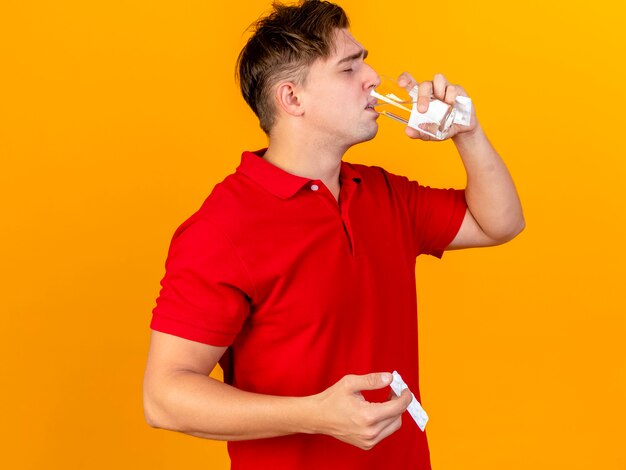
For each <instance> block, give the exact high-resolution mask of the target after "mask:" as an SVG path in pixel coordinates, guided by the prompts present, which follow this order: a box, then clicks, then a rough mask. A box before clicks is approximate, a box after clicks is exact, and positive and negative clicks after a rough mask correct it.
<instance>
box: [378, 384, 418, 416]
mask: <svg viewBox="0 0 626 470" xmlns="http://www.w3.org/2000/svg"><path fill="white" fill-rule="evenodd" d="M411 400H413V394H412V393H411V391H410V390H409V389H408V388H406V389H404V390H403V391H402V393H401V394H400V396H399V397H397V398H396V399H394V400H389V401H386V402H384V403H370V405H371V407H370V416H371V419H372V421H373V422H376V423H380V422H382V421H385V420H388V419H390V418H391V419H393V418H395V417H397V416H400V415H401V414H402V413H404V412H405V411H406V409H407V408H408V407H409V404H410V403H411Z"/></svg>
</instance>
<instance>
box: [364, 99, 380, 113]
mask: <svg viewBox="0 0 626 470" xmlns="http://www.w3.org/2000/svg"><path fill="white" fill-rule="evenodd" d="M377 103H378V100H377V99H376V98H372V99H370V100H369V101H368V102H367V106H365V109H371V110H372V111H376V110H375V109H374V106H376V104H377Z"/></svg>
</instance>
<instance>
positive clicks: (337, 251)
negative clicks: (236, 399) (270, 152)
mask: <svg viewBox="0 0 626 470" xmlns="http://www.w3.org/2000/svg"><path fill="white" fill-rule="evenodd" d="M262 154H263V153H262V152H259V153H258V154H254V153H250V152H245V153H244V154H243V156H242V160H241V164H240V166H239V167H238V168H237V171H236V172H235V173H234V174H232V175H230V176H228V177H227V178H226V179H225V180H224V181H222V182H221V183H219V184H218V185H216V186H215V188H214V190H213V192H212V193H211V195H210V196H209V197H208V198H207V199H206V201H205V202H204V204H203V205H202V207H201V208H200V209H199V210H198V211H197V212H196V213H195V214H193V215H192V216H191V217H190V218H189V219H188V220H187V221H185V222H184V223H183V224H182V225H181V226H180V227H179V228H178V230H176V233H175V234H174V237H173V239H172V243H171V246H170V250H169V254H168V258H167V262H166V274H165V277H164V278H163V280H162V282H161V285H162V289H161V292H160V295H159V298H158V300H157V306H156V307H155V309H154V311H153V319H152V323H151V328H153V329H154V330H157V331H161V332H165V333H169V334H172V335H176V336H180V337H182V338H186V339H189V340H192V341H199V342H202V343H206V344H211V345H215V346H230V347H229V349H228V350H227V353H226V354H225V356H224V357H223V358H222V360H221V361H220V364H221V365H222V367H223V368H224V372H225V380H226V381H227V382H228V383H231V384H232V385H234V386H235V387H237V388H240V389H242V390H247V391H251V392H256V393H263V394H270V395H283V396H306V395H311V394H315V393H319V392H321V391H322V390H324V389H326V388H327V387H329V386H331V385H332V384H334V383H335V382H336V381H338V380H339V379H340V378H341V377H343V376H344V375H346V374H367V373H370V372H379V371H389V372H390V371H392V370H394V369H395V370H397V371H398V372H399V373H400V374H401V375H402V377H403V378H404V380H405V382H406V383H407V384H408V385H409V387H410V388H411V390H412V392H413V393H414V394H415V396H416V397H417V399H418V400H420V393H419V377H418V348H417V336H418V335H417V299H416V290H415V258H416V256H417V255H420V254H431V255H434V256H438V257H441V255H442V253H443V250H444V249H445V248H446V247H447V245H448V244H449V243H450V242H451V241H452V239H453V238H454V236H455V234H456V233H457V231H458V229H459V227H460V225H461V222H462V220H463V216H464V214H465V209H466V205H465V199H464V192H463V191H460V190H443V189H431V188H428V187H424V186H420V185H419V184H418V183H417V182H414V181H409V179H407V178H405V177H403V176H397V175H393V174H391V173H388V172H387V171H385V170H383V169H382V168H378V167H368V166H364V165H357V164H351V163H347V162H342V163H341V172H340V182H341V191H340V194H339V202H337V201H336V200H335V198H334V197H333V195H332V194H331V193H330V191H329V190H328V189H327V188H326V186H325V185H324V184H323V183H322V182H321V181H320V180H311V179H308V178H303V177H299V176H294V175H292V174H289V173H287V172H285V171H283V170H281V169H279V168H277V167H276V166H274V165H272V164H270V163H268V162H267V161H265V160H263V158H262ZM387 394H388V390H383V391H380V393H371V394H369V395H367V398H368V399H370V400H372V401H384V399H385V397H386V396H387ZM420 401H421V400H420ZM425 408H426V409H428V405H427V404H426V405H425ZM228 449H229V453H230V456H231V460H232V468H233V469H256V470H259V469H272V470H279V469H293V470H306V469H315V470H319V469H320V468H337V469H353V468H354V469H357V468H358V469H370V468H371V469H380V468H394V466H397V467H396V468H411V469H428V468H430V461H429V453H428V444H427V441H426V435H425V433H423V432H422V431H420V429H419V428H418V427H417V425H416V424H415V422H413V420H412V419H411V418H410V416H409V415H408V414H406V415H405V416H404V417H403V424H402V427H401V429H400V430H399V431H397V432H396V433H394V434H393V435H391V436H390V437H388V438H387V439H384V440H383V441H382V442H381V443H379V444H378V445H377V446H375V447H374V448H373V449H372V450H370V451H363V450H360V449H358V448H356V447H353V446H350V445H349V444H345V443H343V442H340V441H338V440H336V439H333V438H331V437H328V436H324V435H305V434H296V435H291V436H284V437H278V438H271V439H261V440H250V441H239V442H229V444H228Z"/></svg>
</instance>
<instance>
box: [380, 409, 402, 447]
mask: <svg viewBox="0 0 626 470" xmlns="http://www.w3.org/2000/svg"><path fill="white" fill-rule="evenodd" d="M401 427H402V416H401V415H400V416H398V417H396V418H393V419H390V420H388V421H387V422H385V425H384V426H383V428H382V429H381V431H380V433H379V434H378V437H377V438H376V444H378V443H379V442H380V441H382V440H383V439H385V438H386V437H389V436H391V435H392V434H393V433H394V432H396V431H397V430H398V429H400V428H401Z"/></svg>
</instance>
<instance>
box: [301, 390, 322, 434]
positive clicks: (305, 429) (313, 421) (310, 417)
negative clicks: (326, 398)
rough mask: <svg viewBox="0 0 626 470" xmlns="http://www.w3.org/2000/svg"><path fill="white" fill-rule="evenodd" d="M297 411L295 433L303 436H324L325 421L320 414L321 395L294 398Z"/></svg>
mask: <svg viewBox="0 0 626 470" xmlns="http://www.w3.org/2000/svg"><path fill="white" fill-rule="evenodd" d="M294 401H295V403H296V407H295V409H296V410H297V411H296V413H295V420H294V425H295V430H294V431H295V432H297V433H302V434H322V433H323V426H322V422H323V419H322V417H321V413H320V405H321V403H320V397H319V395H310V396H306V397H297V398H294Z"/></svg>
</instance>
